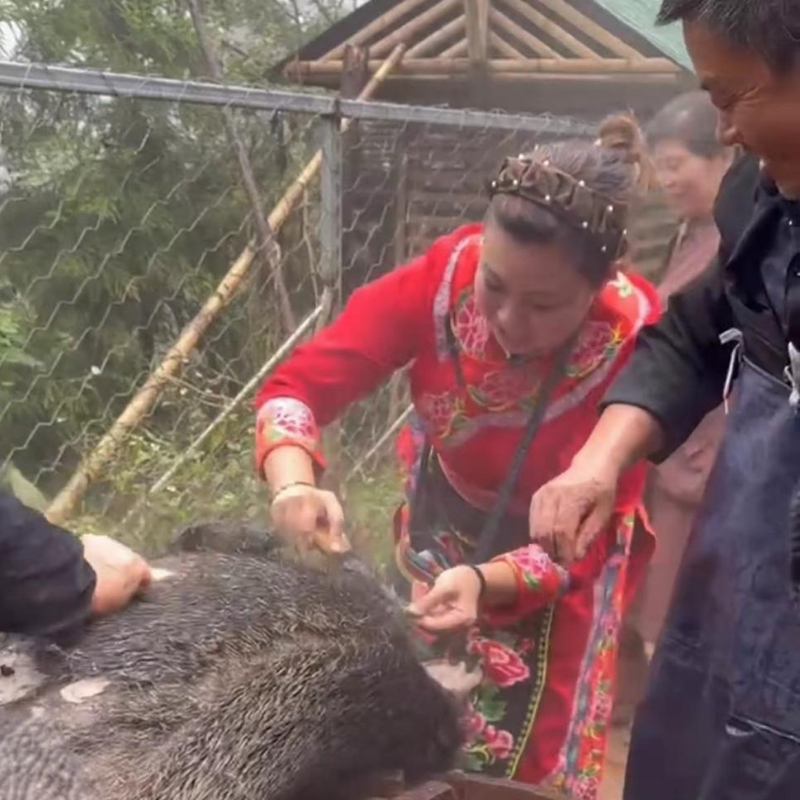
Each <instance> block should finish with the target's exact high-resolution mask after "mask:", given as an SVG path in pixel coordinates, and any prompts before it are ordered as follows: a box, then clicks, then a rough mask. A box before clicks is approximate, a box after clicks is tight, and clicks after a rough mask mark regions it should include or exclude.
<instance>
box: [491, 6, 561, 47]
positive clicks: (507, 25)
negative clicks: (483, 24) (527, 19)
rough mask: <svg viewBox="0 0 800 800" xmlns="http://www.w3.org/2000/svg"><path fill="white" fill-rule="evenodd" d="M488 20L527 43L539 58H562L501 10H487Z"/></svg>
mask: <svg viewBox="0 0 800 800" xmlns="http://www.w3.org/2000/svg"><path fill="white" fill-rule="evenodd" d="M489 21H490V22H491V23H492V24H493V25H494V26H495V27H496V28H502V29H503V30H504V31H505V32H506V33H510V34H511V35H512V36H513V37H514V38H515V39H518V40H519V41H520V42H522V43H523V44H526V45H528V47H530V49H531V50H532V51H533V52H534V53H535V54H536V55H537V56H539V57H541V58H563V56H562V55H561V54H560V53H557V52H556V51H555V50H553V48H552V47H550V45H549V44H546V43H545V42H543V41H542V40H541V39H540V38H539V37H538V36H534V35H533V34H532V33H531V32H530V31H526V30H525V29H524V28H523V27H522V26H521V25H517V23H516V22H514V20H512V19H509V18H508V17H507V16H506V15H505V14H503V12H502V11H499V10H498V9H496V8H492V10H491V11H490V12H489ZM523 57H525V56H523Z"/></svg>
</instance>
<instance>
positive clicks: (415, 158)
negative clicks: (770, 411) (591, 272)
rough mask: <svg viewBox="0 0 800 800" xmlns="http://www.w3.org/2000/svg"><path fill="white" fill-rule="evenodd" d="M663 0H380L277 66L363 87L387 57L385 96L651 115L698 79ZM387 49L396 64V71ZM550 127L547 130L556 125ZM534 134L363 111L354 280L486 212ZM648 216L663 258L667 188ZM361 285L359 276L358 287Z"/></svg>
mask: <svg viewBox="0 0 800 800" xmlns="http://www.w3.org/2000/svg"><path fill="white" fill-rule="evenodd" d="M657 7H658V2H657V0H369V1H368V2H366V3H364V4H363V5H362V6H360V7H359V8H358V9H357V10H356V11H354V12H353V13H351V14H350V15H349V16H347V17H345V18H344V19H342V20H341V21H340V22H338V23H336V24H335V25H333V26H332V27H331V28H330V29H328V30H327V31H325V32H324V33H323V34H321V35H320V36H318V37H317V38H316V39H314V40H313V41H311V42H309V43H308V44H307V45H305V46H304V47H303V48H302V49H301V50H299V51H298V52H297V53H295V54H293V56H291V57H290V58H289V59H287V60H285V61H284V62H282V63H281V64H280V65H278V67H277V68H276V72H277V73H278V74H280V75H281V76H282V77H283V79H284V80H285V81H288V82H289V83H291V84H294V85H297V84H301V85H305V86H314V87H323V88H328V89H333V90H339V91H341V92H342V94H343V95H345V96H351V97H352V96H356V95H357V94H358V93H359V92H360V91H361V90H362V88H363V87H364V86H365V85H366V83H367V81H368V80H369V78H370V76H373V75H374V74H375V73H376V72H377V71H378V70H379V69H380V68H381V66H382V65H383V72H384V73H386V76H385V79H384V80H383V81H382V82H381V84H380V87H379V89H378V91H377V95H376V98H377V99H380V100H387V101H391V102H397V103H404V104H413V105H428V106H431V105H434V106H440V105H445V106H449V107H451V108H452V107H456V108H458V107H461V108H464V107H467V108H473V109H482V110H499V111H503V112H512V113H525V114H548V115H554V116H558V117H568V118H571V119H574V120H577V121H584V122H587V123H596V122H598V121H599V120H600V119H601V118H602V117H603V116H604V115H606V114H608V113H610V112H614V111H621V110H630V111H633V112H634V113H635V114H636V115H637V116H638V117H639V118H640V119H647V118H648V117H649V116H651V115H652V114H653V113H654V112H655V111H656V110H657V109H658V108H659V107H660V106H661V105H663V103H664V102H666V101H667V100H668V99H669V98H670V97H672V96H674V95H676V94H678V93H679V92H681V91H685V90H686V89H688V88H691V87H692V86H693V85H694V76H693V74H692V73H691V70H690V63H689V60H688V57H687V55H686V53H685V50H683V47H682V42H681V39H680V33H679V31H676V30H673V29H662V28H657V27H656V26H655V23H654V19H655V15H656V12H657ZM387 60H388V61H389V64H390V65H391V69H389V70H388V72H387ZM542 137H543V138H547V134H546V133H544V134H542ZM533 143H534V141H532V136H531V134H530V133H525V134H522V133H519V134H517V135H514V134H510V133H509V132H508V131H500V130H493V129H492V128H491V127H487V129H485V130H476V129H471V130H466V129H465V130H454V129H453V128H448V127H444V126H441V127H438V126H432V125H425V126H420V125H415V124H402V123H398V122H391V123H384V122H369V123H365V122H361V123H359V124H358V125H354V126H353V127H352V128H351V130H350V132H349V133H348V137H347V141H346V143H345V170H344V172H345V177H344V182H345V198H344V203H343V213H344V229H345V231H346V232H347V233H346V236H345V239H344V242H343V258H344V264H345V267H346V268H348V267H349V268H352V272H351V278H350V279H348V278H347V274H348V270H347V269H346V270H345V276H346V277H345V290H346V291H347V290H348V289H351V288H353V286H354V285H357V284H358V283H360V282H363V280H364V278H365V277H367V276H371V275H373V274H375V273H376V272H382V271H384V270H385V269H387V268H390V267H391V266H392V265H393V264H396V263H398V262H400V261H402V260H404V259H406V258H408V257H409V256H411V255H413V254H415V253H418V252H419V251H420V250H421V249H422V248H424V247H425V246H426V245H427V244H428V243H429V242H430V241H431V239H432V238H433V237H435V236H437V235H439V234H441V233H443V232H445V231H447V230H450V229H452V228H453V227H455V226H456V225H458V224H461V223H463V222H465V221H470V220H477V219H480V218H481V216H482V214H483V210H484V208H485V199H484V197H483V196H482V192H481V188H482V185H483V182H484V181H485V179H486V178H487V177H488V176H489V175H490V174H491V173H492V171H493V170H494V168H495V167H496V165H497V164H498V163H499V161H500V159H501V157H502V156H504V155H508V154H511V153H514V154H515V153H518V152H520V151H523V150H525V149H527V148H529V147H530V146H531V145H532V144H533ZM650 205H651V208H650V209H648V210H646V211H645V213H644V214H643V215H641V216H640V219H641V220H642V225H640V226H639V229H640V230H639V237H638V238H639V240H640V243H639V248H638V257H639V261H640V263H641V264H642V266H644V267H645V269H648V268H652V264H653V263H656V262H657V261H658V260H659V259H660V258H661V257H662V254H663V251H664V248H665V243H666V239H667V238H668V235H669V231H670V230H671V226H672V224H673V222H674V221H673V220H672V218H671V216H669V215H666V214H664V213H663V211H662V210H663V204H662V203H661V202H660V200H659V198H658V197H655V198H653V199H652V202H651V203H650ZM348 284H349V285H348Z"/></svg>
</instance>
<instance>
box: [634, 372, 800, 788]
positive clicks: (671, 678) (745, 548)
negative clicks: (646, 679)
mask: <svg viewBox="0 0 800 800" xmlns="http://www.w3.org/2000/svg"><path fill="white" fill-rule="evenodd" d="M789 393H790V390H789V388H788V387H787V386H786V385H784V384H783V383H781V382H780V381H778V380H776V379H775V378H773V377H771V376H769V375H768V374H766V373H764V372H762V371H761V370H760V369H759V368H758V367H755V366H753V365H752V364H750V363H749V362H748V361H747V360H745V361H744V362H743V364H742V367H741V370H740V374H739V378H738V379H737V381H736V385H735V389H734V393H733V404H732V408H731V411H730V415H729V417H728V423H727V429H726V433H725V437H724V440H723V443H722V448H721V450H720V453H719V456H718V460H717V463H716V465H715V467H714V470H713V471H712V473H711V476H710V478H709V482H708V486H707V490H706V495H705V500H704V504H703V507H702V508H701V510H700V512H699V514H698V517H697V520H696V522H695V526H694V531H693V533H692V536H691V538H690V541H689V544H688V547H687V550H686V554H685V556H684V560H683V564H682V566H681V571H680V574H679V576H678V582H677V585H676V589H675V594H674V597H673V601H672V606H671V609H670V612H669V616H668V618H667V622H666V625H665V628H664V632H663V634H662V637H661V641H660V643H659V645H658V648H657V650H656V654H655V657H654V659H653V663H652V669H651V678H650V686H649V688H648V692H647V695H646V697H645V700H644V702H643V703H642V705H641V706H640V709H639V712H638V714H637V718H636V722H635V724H634V732H633V740H632V743H631V750H630V757H629V761H628V774H627V779H626V786H625V794H624V797H625V800H794V799H795V798H800V608H799V607H798V605H797V603H796V600H795V599H794V592H793V588H792V581H791V564H790V561H791V558H790V553H791V525H790V514H789V509H790V504H791V499H792V496H793V495H794V493H795V491H796V489H797V486H798V480H800V416H798V414H797V413H796V412H795V410H794V409H793V408H792V407H791V406H790V403H789Z"/></svg>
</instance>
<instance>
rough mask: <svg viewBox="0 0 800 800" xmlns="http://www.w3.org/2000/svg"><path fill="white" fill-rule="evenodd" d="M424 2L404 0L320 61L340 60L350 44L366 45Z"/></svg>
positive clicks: (422, 0)
mask: <svg viewBox="0 0 800 800" xmlns="http://www.w3.org/2000/svg"><path fill="white" fill-rule="evenodd" d="M424 2H425V0H402V2H400V3H397V4H396V5H395V6H394V8H392V9H391V10H390V11H387V12H386V13H385V14H381V16H380V17H378V18H377V19H375V20H373V21H372V22H370V23H369V25H366V26H365V27H363V28H362V29H361V30H360V31H358V32H357V33H356V34H354V35H353V36H351V37H350V38H349V39H348V40H347V41H346V42H343V43H342V44H340V45H338V46H337V47H334V49H333V50H331V51H330V52H329V53H326V54H325V55H324V56H322V58H321V59H320V60H321V61H338V60H340V59H341V58H342V56H343V55H344V49H345V47H347V45H348V44H351V45H364V44H365V43H366V42H367V41H368V40H369V39H371V38H372V37H373V36H375V35H376V34H379V33H380V32H381V31H384V30H386V29H387V28H390V27H391V26H392V25H394V23H395V22H399V21H400V20H401V19H403V17H405V16H406V15H407V14H409V13H410V12H411V11H413V10H414V9H415V8H417V6H421V5H422V4H423V3H424Z"/></svg>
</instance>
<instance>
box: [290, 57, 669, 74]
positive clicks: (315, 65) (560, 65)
mask: <svg viewBox="0 0 800 800" xmlns="http://www.w3.org/2000/svg"><path fill="white" fill-rule="evenodd" d="M382 64H383V61H382V60H380V59H378V60H370V62H369V70H370V72H374V71H375V70H377V69H378V68H379V67H380V66H381V65H382ZM487 65H488V67H489V69H490V71H491V72H492V73H493V74H494V73H515V74H520V75H526V74H527V75H535V74H542V75H580V76H582V77H586V76H591V75H676V74H678V73H680V72H681V70H680V68H679V67H678V66H677V65H675V64H674V63H673V62H672V61H670V60H669V59H668V58H639V59H627V58H606V59H602V60H600V61H597V60H595V59H592V58H526V59H518V58H514V59H511V58H509V59H492V60H490V61H487ZM471 66H472V61H471V59H469V58H444V57H441V56H440V57H439V58H414V59H403V61H402V63H400V64H399V66H398V67H397V69H396V71H395V73H394V74H395V75H398V76H405V77H410V76H413V75H424V74H432V75H433V74H436V75H452V74H456V73H459V72H463V73H467V72H469V70H470V68H471ZM342 67H343V62H341V61H299V62H295V63H293V64H292V65H291V70H292V73H293V74H296V75H306V76H322V75H337V76H338V74H339V73H340V72H341V70H342Z"/></svg>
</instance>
